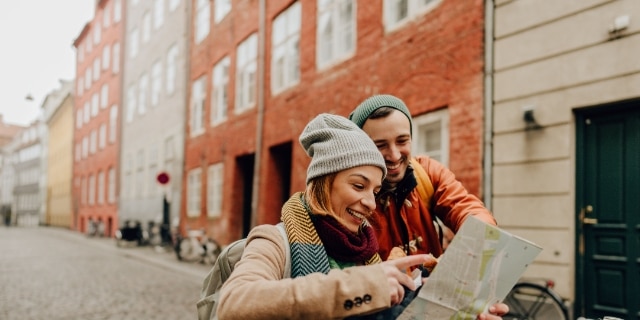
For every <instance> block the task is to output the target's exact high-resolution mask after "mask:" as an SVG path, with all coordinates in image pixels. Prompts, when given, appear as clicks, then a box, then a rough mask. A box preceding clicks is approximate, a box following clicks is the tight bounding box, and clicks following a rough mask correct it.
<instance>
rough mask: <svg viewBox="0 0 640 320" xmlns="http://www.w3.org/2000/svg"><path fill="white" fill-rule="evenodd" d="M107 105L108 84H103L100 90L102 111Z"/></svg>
mask: <svg viewBox="0 0 640 320" xmlns="http://www.w3.org/2000/svg"><path fill="white" fill-rule="evenodd" d="M108 104H109V84H108V83H105V84H103V85H102V88H101V89H100V108H102V109H104V108H106V107H107V105H108Z"/></svg>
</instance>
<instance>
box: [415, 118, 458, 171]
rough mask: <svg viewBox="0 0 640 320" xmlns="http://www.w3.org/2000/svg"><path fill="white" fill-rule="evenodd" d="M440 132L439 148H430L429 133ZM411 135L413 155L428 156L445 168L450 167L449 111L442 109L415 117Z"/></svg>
mask: <svg viewBox="0 0 640 320" xmlns="http://www.w3.org/2000/svg"><path fill="white" fill-rule="evenodd" d="M438 131H439V134H440V139H439V140H440V141H439V142H438V143H439V144H440V146H439V148H438V147H437V146H435V147H434V146H429V142H428V141H427V139H428V138H426V137H427V135H428V133H429V132H438ZM411 135H412V138H411V140H412V142H411V143H412V146H411V149H412V150H413V154H416V155H418V154H424V155H428V156H429V157H431V158H433V159H435V160H437V161H439V162H440V163H442V164H443V165H444V166H448V165H449V139H450V137H449V135H450V134H449V109H441V110H437V111H432V112H429V113H427V114H425V115H421V116H416V117H413V132H412V134H411Z"/></svg>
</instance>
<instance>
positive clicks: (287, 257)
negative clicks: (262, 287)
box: [276, 222, 291, 279]
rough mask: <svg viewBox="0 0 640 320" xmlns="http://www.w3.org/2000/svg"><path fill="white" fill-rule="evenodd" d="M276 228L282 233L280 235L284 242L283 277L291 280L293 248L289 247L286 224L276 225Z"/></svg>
mask: <svg viewBox="0 0 640 320" xmlns="http://www.w3.org/2000/svg"><path fill="white" fill-rule="evenodd" d="M276 228H278V231H280V235H281V236H282V239H283V241H284V251H285V252H284V274H283V275H282V279H285V278H291V247H290V246H289V238H288V237H287V231H285V230H284V222H280V223H278V224H276Z"/></svg>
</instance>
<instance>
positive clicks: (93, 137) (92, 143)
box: [89, 129, 98, 154]
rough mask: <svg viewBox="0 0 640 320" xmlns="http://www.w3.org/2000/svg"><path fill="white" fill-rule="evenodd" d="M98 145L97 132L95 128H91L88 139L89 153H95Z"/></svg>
mask: <svg viewBox="0 0 640 320" xmlns="http://www.w3.org/2000/svg"><path fill="white" fill-rule="evenodd" d="M97 146H98V133H97V132H96V130H95V129H93V130H91V134H90V140H89V153H90V154H95V153H96V151H97Z"/></svg>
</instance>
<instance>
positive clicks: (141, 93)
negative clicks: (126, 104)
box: [138, 73, 149, 114]
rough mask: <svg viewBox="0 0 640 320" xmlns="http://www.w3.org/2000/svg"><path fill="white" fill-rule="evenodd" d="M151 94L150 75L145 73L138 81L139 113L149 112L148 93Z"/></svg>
mask: <svg viewBox="0 0 640 320" xmlns="http://www.w3.org/2000/svg"><path fill="white" fill-rule="evenodd" d="M148 94H149V76H147V74H146V73H143V74H142V75H141V76H140V80H139V82H138V113H139V114H144V113H145V112H147V95H148Z"/></svg>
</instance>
